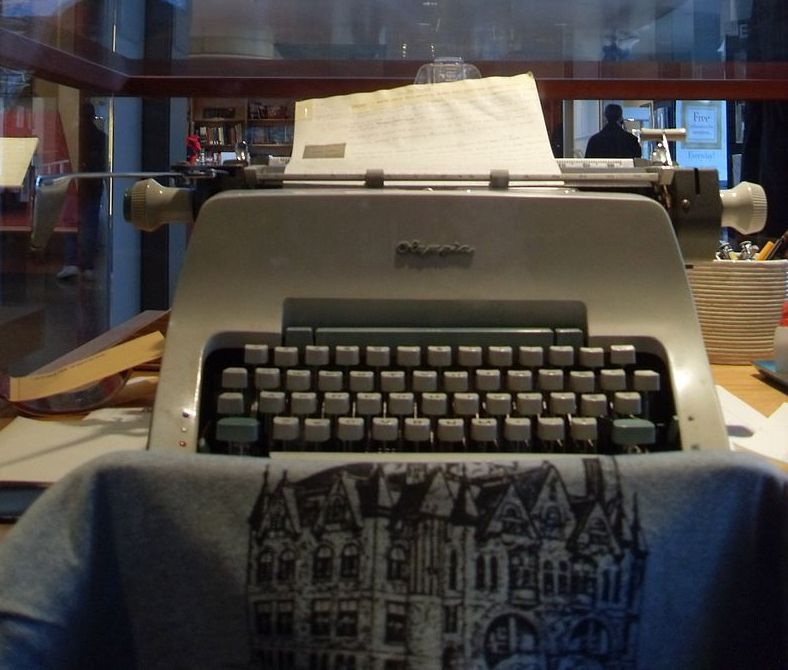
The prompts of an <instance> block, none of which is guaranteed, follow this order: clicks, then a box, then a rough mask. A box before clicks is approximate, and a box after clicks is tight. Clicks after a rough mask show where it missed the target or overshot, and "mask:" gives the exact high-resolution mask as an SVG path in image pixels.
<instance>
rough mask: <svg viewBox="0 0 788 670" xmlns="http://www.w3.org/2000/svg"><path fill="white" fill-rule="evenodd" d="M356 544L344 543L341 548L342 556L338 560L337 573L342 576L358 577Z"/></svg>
mask: <svg viewBox="0 0 788 670" xmlns="http://www.w3.org/2000/svg"><path fill="white" fill-rule="evenodd" d="M358 554H359V552H358V546H357V545H355V544H346V545H345V546H344V548H343V549H342V557H341V558H340V562H339V574H340V575H341V576H342V577H346V578H354V577H358V567H359V559H358Z"/></svg>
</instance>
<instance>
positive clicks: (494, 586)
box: [490, 556, 498, 591]
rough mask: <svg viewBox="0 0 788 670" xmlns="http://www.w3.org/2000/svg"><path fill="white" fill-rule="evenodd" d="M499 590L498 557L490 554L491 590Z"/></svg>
mask: <svg viewBox="0 0 788 670" xmlns="http://www.w3.org/2000/svg"><path fill="white" fill-rule="evenodd" d="M497 590H498V558H497V557H495V556H490V591H497Z"/></svg>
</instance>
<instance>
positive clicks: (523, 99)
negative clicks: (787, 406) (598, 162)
mask: <svg viewBox="0 0 788 670" xmlns="http://www.w3.org/2000/svg"><path fill="white" fill-rule="evenodd" d="M369 169H377V170H383V171H384V172H385V173H387V174H428V175H439V174H448V175H456V174H485V175H486V174H489V172H490V170H509V172H512V173H520V174H524V173H529V174H544V175H555V176H558V175H560V168H559V167H558V163H557V162H556V160H555V158H554V157H553V152H552V149H551V147H550V140H549V137H548V135H547V129H546V127H545V123H544V116H543V114H542V107H541V103H540V102H539V94H538V92H537V90H536V83H535V82H534V78H533V76H532V75H530V74H523V75H517V76H514V77H489V78H485V79H465V80H461V81H456V82H443V83H440V84H426V85H412V86H403V87H400V88H395V89H391V90H383V91H376V92H374V93H354V94H352V95H343V96H334V97H330V98H323V99H313V100H305V101H301V102H298V103H297V104H296V112H295V131H294V137H293V155H292V158H291V159H290V162H289V163H288V165H287V168H286V169H285V174H307V175H310V174H364V173H365V172H366V170H369Z"/></svg>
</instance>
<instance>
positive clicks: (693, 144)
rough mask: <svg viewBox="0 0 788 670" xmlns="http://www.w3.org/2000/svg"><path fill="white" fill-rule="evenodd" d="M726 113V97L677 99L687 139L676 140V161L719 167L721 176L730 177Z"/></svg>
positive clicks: (679, 123)
mask: <svg viewBox="0 0 788 670" xmlns="http://www.w3.org/2000/svg"><path fill="white" fill-rule="evenodd" d="M725 113H726V111H725V102H724V101H722V100H684V101H682V100H679V101H677V102H676V126H677V127H679V128H686V129H687V139H686V140H685V141H684V142H677V143H676V162H677V163H678V164H679V165H681V166H682V167H696V168H716V169H717V172H718V174H719V180H720V181H721V182H727V181H728V141H727V133H726V118H725Z"/></svg>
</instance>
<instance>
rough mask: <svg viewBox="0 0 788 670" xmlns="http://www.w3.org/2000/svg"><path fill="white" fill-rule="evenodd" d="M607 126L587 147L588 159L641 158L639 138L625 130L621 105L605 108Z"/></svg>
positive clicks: (592, 137) (593, 137)
mask: <svg viewBox="0 0 788 670" xmlns="http://www.w3.org/2000/svg"><path fill="white" fill-rule="evenodd" d="M605 119H607V124H606V125H605V127H604V128H602V130H600V131H599V132H598V133H596V135H592V136H591V137H590V138H589V140H588V144H587V145H586V158H640V156H641V151H640V143H639V142H638V138H637V137H635V136H634V135H633V134H632V133H630V132H628V131H627V130H625V129H624V110H623V109H621V105H616V104H610V105H608V106H607V107H605Z"/></svg>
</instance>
